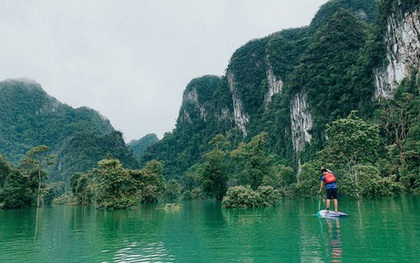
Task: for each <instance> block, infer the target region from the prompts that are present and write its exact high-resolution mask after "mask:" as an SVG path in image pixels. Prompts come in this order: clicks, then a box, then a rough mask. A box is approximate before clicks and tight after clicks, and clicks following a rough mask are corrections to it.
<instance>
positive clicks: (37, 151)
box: [24, 145, 55, 207]
mask: <svg viewBox="0 0 420 263" xmlns="http://www.w3.org/2000/svg"><path fill="white" fill-rule="evenodd" d="M49 150H50V148H49V147H48V146H45V145H39V146H37V147H35V148H33V149H32V150H30V151H28V152H27V153H26V156H27V158H26V159H25V160H24V162H25V163H26V166H27V167H29V168H30V172H36V174H37V182H38V191H37V198H36V200H37V201H36V207H41V190H42V182H43V180H45V179H46V177H47V173H46V172H45V171H44V169H45V168H46V167H47V166H50V165H52V164H53V161H52V160H53V159H54V158H55V157H54V156H53V155H47V153H48V152H49Z"/></svg>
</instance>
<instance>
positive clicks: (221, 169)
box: [201, 134, 229, 201]
mask: <svg viewBox="0 0 420 263" xmlns="http://www.w3.org/2000/svg"><path fill="white" fill-rule="evenodd" d="M209 145H210V146H211V147H213V149H212V150H211V151H210V152H208V153H206V154H204V155H203V160H204V163H203V167H202V168H203V169H202V174H201V180H202V182H203V189H204V192H205V193H206V194H207V196H209V197H215V198H216V200H218V201H222V199H223V196H224V195H225V193H226V190H227V184H226V183H227V180H228V174H227V165H226V159H227V155H228V151H227V148H228V147H229V143H228V142H227V141H226V139H225V137H223V135H221V134H218V135H216V136H215V137H214V138H213V139H212V140H211V141H210V142H209Z"/></svg>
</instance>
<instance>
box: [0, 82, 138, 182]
mask: <svg viewBox="0 0 420 263" xmlns="http://www.w3.org/2000/svg"><path fill="white" fill-rule="evenodd" d="M0 116H1V118H0V154H2V155H3V156H5V157H6V158H7V159H8V161H10V162H12V163H13V164H15V165H17V164H19V162H20V161H21V160H22V159H23V158H25V153H26V152H27V151H29V150H30V149H32V148H34V147H36V146H38V145H46V146H48V147H49V148H50V151H51V153H52V154H54V155H55V156H56V161H55V164H54V165H52V166H50V167H49V168H48V171H49V172H50V173H51V174H50V180H52V181H57V180H61V181H64V182H68V181H69V179H70V177H71V176H72V175H73V173H75V172H84V171H87V170H89V169H91V168H92V167H94V166H95V165H96V164H97V162H98V161H99V160H101V159H103V158H105V157H109V156H112V157H114V158H118V159H119V160H121V161H122V162H123V163H124V164H125V165H126V166H128V167H131V168H136V167H138V162H137V160H136V159H135V157H134V156H133V154H132V151H131V150H130V149H129V148H128V147H127V146H126V144H125V142H124V140H123V138H122V134H121V133H120V132H118V131H115V130H114V129H113V128H112V126H111V124H110V122H109V121H108V120H107V119H106V118H105V117H103V116H101V115H100V114H99V113H97V112H96V111H94V110H92V109H89V108H86V107H82V108H78V109H73V108H71V107H70V106H68V105H65V104H62V103H60V102H58V101H57V100H56V99H54V98H52V97H50V96H48V95H47V94H46V93H45V91H43V90H42V88H41V86H40V85H39V84H38V83H35V82H33V81H29V80H6V81H2V82H0Z"/></svg>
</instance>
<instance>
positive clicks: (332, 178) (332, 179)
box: [324, 173, 335, 184]
mask: <svg viewBox="0 0 420 263" xmlns="http://www.w3.org/2000/svg"><path fill="white" fill-rule="evenodd" d="M324 181H325V182H326V183H327V184H330V183H333V182H335V176H334V175H333V174H332V173H326V174H325V178H324Z"/></svg>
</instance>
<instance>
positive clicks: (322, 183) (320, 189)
mask: <svg viewBox="0 0 420 263" xmlns="http://www.w3.org/2000/svg"><path fill="white" fill-rule="evenodd" d="M323 187H324V181H321V186H320V187H319V191H318V193H319V194H320V193H321V192H322V188H323Z"/></svg>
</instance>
